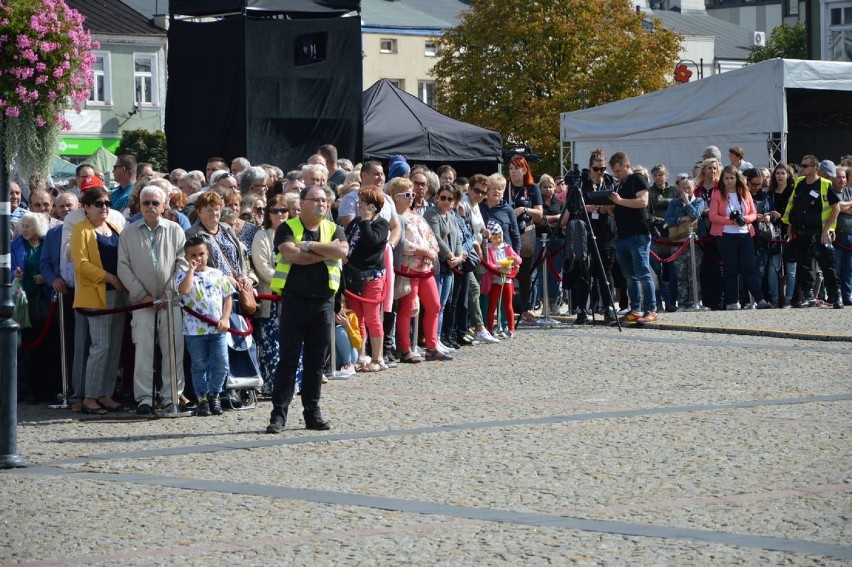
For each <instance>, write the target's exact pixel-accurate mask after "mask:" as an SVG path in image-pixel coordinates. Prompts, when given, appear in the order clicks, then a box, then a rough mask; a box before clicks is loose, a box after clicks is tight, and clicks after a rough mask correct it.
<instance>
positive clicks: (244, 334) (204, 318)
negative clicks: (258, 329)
mask: <svg viewBox="0 0 852 567" xmlns="http://www.w3.org/2000/svg"><path fill="white" fill-rule="evenodd" d="M181 307H182V308H183V310H184V311H186V312H187V313H189V314H190V315H192V316H193V317H195V318H196V319H198V320H200V321H204V322H205V323H207V324H208V325H210V326H211V327H218V326H219V321H217V320H216V319H213V318H212V317H208V316H207V315H202V314H201V313H199V312H198V311H196V310H195V309H191V308H189V307H187V306H186V305H183V306H181ZM244 319H245V321H246V325H248V329H247V330H245V331H240V330H238V329H233V328H231V327H228V332H229V333H231V334H232V335H237V336H238V337H247V336H249V335H251V334H252V333H253V332H254V327H252V325H251V319H249V318H248V317H244Z"/></svg>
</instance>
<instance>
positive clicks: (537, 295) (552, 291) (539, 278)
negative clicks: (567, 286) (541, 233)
mask: <svg viewBox="0 0 852 567" xmlns="http://www.w3.org/2000/svg"><path fill="white" fill-rule="evenodd" d="M541 249H542V242H541V240H536V241H535V254H533V260H535V259H536V258H538V255H539V253H540V252H541ZM546 255H547V256H549V255H550V253H549V252H548V253H546ZM563 256H564V254H563V253H562V252H559V253H558V254H556V255H555V256H553V258H552V259H550V260H545V261H544V262H543V263H542V264H541V266H539V269H538V274H537V275H536V274H533V277H534V278H535V286H533V290H532V297H531V298H530V308H533V307H535V305H536V303H538V300H539V299H540V300H542V301H544V278H545V277H547V299H548V301H549V302H550V303H554V302H555V301H556V300H557V299H558V298H559V295H560V294H561V293H562V287H561V285H562V284H561V283H560V282H559V280H557V279H556V276H554V275H553V272H555V273H556V274H557V275H558V274H559V273H560V272H561V271H562V258H563ZM551 263H552V265H553V270H552V271H551V269H550V268H549V267H548V264H551Z"/></svg>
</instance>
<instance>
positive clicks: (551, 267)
mask: <svg viewBox="0 0 852 567" xmlns="http://www.w3.org/2000/svg"><path fill="white" fill-rule="evenodd" d="M547 269H548V270H550V275H551V276H553V278H554V279H555V280H556V281H558V282H561V281H562V274H560V273H559V272H557V271H556V267H555V266H554V265H553V253H552V252H551V253H550V254H548V255H547Z"/></svg>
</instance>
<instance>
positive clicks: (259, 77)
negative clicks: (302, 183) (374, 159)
mask: <svg viewBox="0 0 852 567" xmlns="http://www.w3.org/2000/svg"><path fill="white" fill-rule="evenodd" d="M169 42H170V45H169V88H168V97H167V101H168V102H167V107H166V134H167V136H168V143H169V166H170V167H171V168H174V167H183V168H185V169H202V170H203V169H204V165H205V163H206V160H207V158H208V157H210V156H214V155H215V156H222V157H224V158H225V159H228V160H230V159H232V158H234V157H237V156H245V157H247V158H248V159H249V161H251V162H252V163H271V164H274V165H278V166H279V167H281V168H282V169H284V170H287V169H292V168H293V167H295V166H297V165H298V164H300V163H302V162H304V161H305V160H306V159H307V158H308V156H310V155H311V154H313V153H314V152H315V151H316V149H317V148H318V147H319V146H320V145H322V144H329V143H330V144H334V145H335V146H337V148H338V153H339V155H340V156H341V157H350V158H352V159H353V161H357V159H358V158H359V156H360V155H361V146H362V142H361V140H362V130H363V112H362V109H361V84H362V74H361V26H360V20H359V19H358V18H348V17H347V18H323V19H301V20H280V19H256V18H248V17H244V16H232V17H228V18H225V19H223V20H221V21H217V22H210V23H189V22H181V21H173V22H172V25H171V26H170V29H169Z"/></svg>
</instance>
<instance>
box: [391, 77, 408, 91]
mask: <svg viewBox="0 0 852 567" xmlns="http://www.w3.org/2000/svg"><path fill="white" fill-rule="evenodd" d="M388 82H390V84H392V85H393V86H395V87H396V88H398V89H399V90H401V91H404V90H405V79H388Z"/></svg>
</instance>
